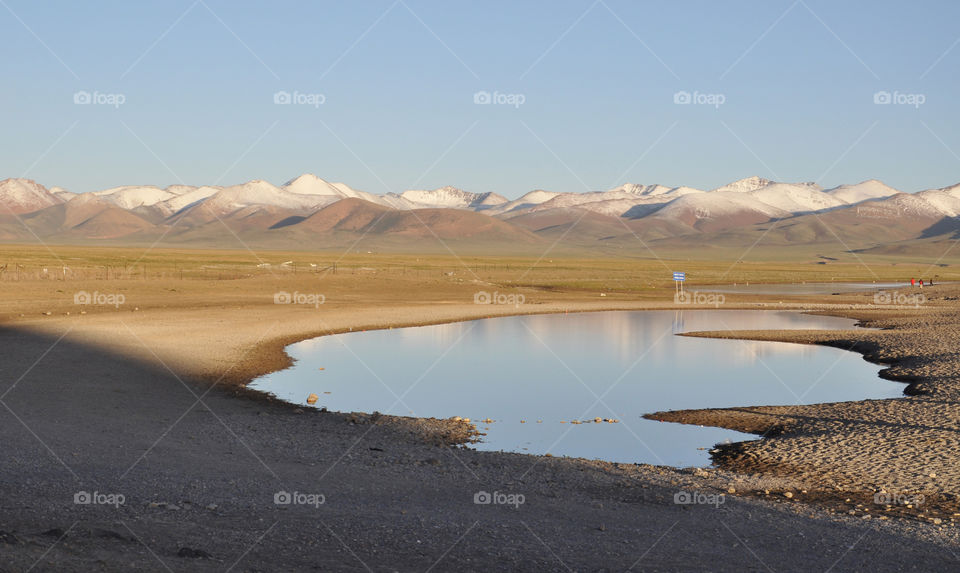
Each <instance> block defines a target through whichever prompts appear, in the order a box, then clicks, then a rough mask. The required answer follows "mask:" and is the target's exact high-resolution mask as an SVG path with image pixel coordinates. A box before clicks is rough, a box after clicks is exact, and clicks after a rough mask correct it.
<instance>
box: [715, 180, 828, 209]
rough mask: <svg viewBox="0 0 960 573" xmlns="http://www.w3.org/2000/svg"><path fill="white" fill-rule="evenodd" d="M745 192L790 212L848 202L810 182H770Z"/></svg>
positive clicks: (824, 207) (757, 199)
mask: <svg viewBox="0 0 960 573" xmlns="http://www.w3.org/2000/svg"><path fill="white" fill-rule="evenodd" d="M728 194H729V192H728ZM745 194H746V195H748V196H750V197H752V198H753V199H755V200H756V201H759V202H762V203H765V204H767V205H771V206H773V207H776V208H778V209H782V210H784V211H788V212H790V213H810V212H815V211H822V210H824V209H831V208H833V207H840V206H843V205H846V204H847V203H846V202H845V201H843V200H841V199H838V198H836V197H834V196H833V195H830V194H828V193H824V192H823V191H822V190H820V188H819V187H817V186H816V185H813V184H809V183H799V184H795V183H770V184H769V185H765V186H763V187H761V188H760V189H756V190H754V191H748V192H746V193H745Z"/></svg>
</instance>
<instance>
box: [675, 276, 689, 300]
mask: <svg viewBox="0 0 960 573" xmlns="http://www.w3.org/2000/svg"><path fill="white" fill-rule="evenodd" d="M685 280H687V273H685V272H680V271H673V285H674V287H675V290H676V292H677V293H679V294H680V295H681V296H682V295H683V281H685Z"/></svg>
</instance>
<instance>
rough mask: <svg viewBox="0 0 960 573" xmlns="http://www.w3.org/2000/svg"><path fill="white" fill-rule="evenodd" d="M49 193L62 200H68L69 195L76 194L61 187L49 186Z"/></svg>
mask: <svg viewBox="0 0 960 573" xmlns="http://www.w3.org/2000/svg"><path fill="white" fill-rule="evenodd" d="M50 193H52V194H53V195H55V196H57V197H59V198H61V199H63V200H64V201H69V200H70V198H71V197H73V196H74V195H76V193H74V192H73V191H67V190H66V189H64V188H63V187H51V188H50Z"/></svg>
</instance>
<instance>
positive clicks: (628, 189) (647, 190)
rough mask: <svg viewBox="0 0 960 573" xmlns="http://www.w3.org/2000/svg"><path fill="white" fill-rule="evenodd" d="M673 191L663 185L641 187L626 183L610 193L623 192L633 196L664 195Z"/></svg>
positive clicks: (636, 184)
mask: <svg viewBox="0 0 960 573" xmlns="http://www.w3.org/2000/svg"><path fill="white" fill-rule="evenodd" d="M671 190H672V189H671V188H670V187H664V186H663V185H657V184H654V185H641V184H639V183H624V184H623V185H621V186H619V187H614V188H613V189H610V191H622V192H624V193H630V194H632V195H663V194H664V193H669V192H670V191H671Z"/></svg>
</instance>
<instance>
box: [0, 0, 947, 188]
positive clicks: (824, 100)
mask: <svg viewBox="0 0 960 573" xmlns="http://www.w3.org/2000/svg"><path fill="white" fill-rule="evenodd" d="M957 21H960V3H958V2H954V1H943V2H916V3H904V2H886V1H876V0H873V1H864V2H855V1H845V2H830V1H819V0H802V1H801V0H796V1H794V0H787V1H779V0H777V1H773V0H765V1H758V2H737V1H731V2H715V1H713V2H699V1H691V2H665V3H661V2H646V1H629V2H628V1H618V0H596V1H594V0H587V1H558V0H551V1H542V2H541V1H520V2H509V1H490V0H484V1H475V2H474V1H454V2H451V1H443V2H441V1H437V2H428V1H419V0H387V1H374V0H370V1H364V2H349V3H347V2H306V1H294V0H289V1H281V2H247V1H237V0H234V1H228V0H170V1H165V2H150V3H147V2H122V1H114V2H97V1H91V2H74V1H43V0H33V1H28V0H0V34H2V37H3V39H4V48H3V49H4V52H5V54H4V57H3V58H2V60H0V71H2V73H3V77H4V78H5V82H4V84H5V86H4V89H3V90H0V109H2V110H3V111H2V113H3V116H2V128H0V130H2V134H3V136H2V137H0V178H5V177H28V178H31V179H34V180H37V181H39V182H40V183H42V184H44V185H47V186H48V187H49V186H60V187H65V188H67V189H69V190H71V191H75V192H84V191H92V190H99V189H105V188H109V187H114V186H119V185H134V184H136V185H158V186H161V187H165V186H167V185H171V184H190V185H202V184H217V185H232V184H237V183H241V182H244V181H248V180H251V179H264V180H267V181H270V182H272V183H274V184H277V185H279V184H282V183H284V182H286V181H287V180H289V179H292V178H294V177H296V176H297V175H299V174H301V173H307V172H309V173H315V174H316V175H318V176H320V177H322V178H324V179H327V180H328V181H341V182H344V183H347V184H349V185H350V186H352V187H354V188H356V189H361V190H364V191H369V192H374V193H385V192H388V191H394V192H400V191H403V190H405V189H433V188H437V187H441V186H444V185H453V186H456V187H460V188H462V189H465V190H468V191H475V192H485V191H495V192H498V193H500V194H502V195H504V196H506V197H508V198H516V197H518V196H520V195H522V194H523V193H525V192H527V191H530V190H533V189H549V190H552V191H566V192H569V191H574V192H576V191H588V190H605V189H609V188H612V187H615V186H617V185H621V184H623V183H627V182H632V183H642V184H652V183H659V184H663V185H668V186H678V185H686V186H691V187H697V188H700V189H711V188H714V187H718V186H720V185H722V184H724V183H727V182H729V181H733V180H736V179H740V178H743V177H748V176H751V175H760V176H763V177H767V178H769V179H774V180H780V181H815V182H817V183H819V184H820V185H822V186H824V187H833V186H836V185H839V184H842V183H855V182H858V181H862V180H864V179H870V178H876V179H881V180H883V181H884V182H886V183H887V184H889V185H891V186H893V187H896V188H897V189H900V190H902V191H918V190H921V189H927V188H935V187H943V186H947V185H952V184H955V183H957V182H960V106H958V105H956V102H957V101H960V98H958V96H960V74H958V73H957V71H958V67H960V45H958V44H960V31H958V30H957V28H956V26H955V23H956V22H957Z"/></svg>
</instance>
